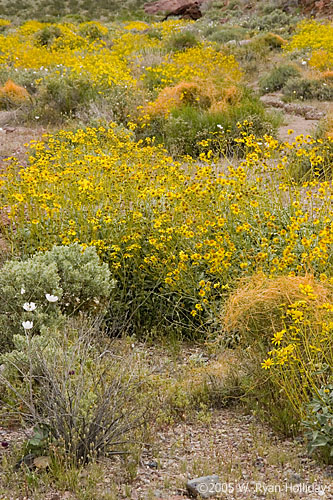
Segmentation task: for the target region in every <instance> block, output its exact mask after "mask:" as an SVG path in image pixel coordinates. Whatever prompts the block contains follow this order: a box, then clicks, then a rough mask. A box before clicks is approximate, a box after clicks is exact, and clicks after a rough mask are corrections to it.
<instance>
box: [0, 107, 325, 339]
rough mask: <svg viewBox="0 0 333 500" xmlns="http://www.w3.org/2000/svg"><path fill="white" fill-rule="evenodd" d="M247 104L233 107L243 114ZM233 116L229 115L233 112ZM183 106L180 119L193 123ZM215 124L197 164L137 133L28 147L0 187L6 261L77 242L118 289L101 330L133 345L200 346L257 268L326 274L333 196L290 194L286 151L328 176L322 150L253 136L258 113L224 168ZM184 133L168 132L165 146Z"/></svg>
mask: <svg viewBox="0 0 333 500" xmlns="http://www.w3.org/2000/svg"><path fill="white" fill-rule="evenodd" d="M250 106H251V101H250V103H248V104H247V105H244V108H243V112H244V113H246V116H247V117H248V116H249V115H250V113H249V109H251V107H250ZM230 108H231V113H236V112H237V108H238V106H230ZM187 109H188V111H186V112H188V113H189V115H190V117H191V116H192V113H193V112H194V113H195V117H197V116H198V115H197V113H199V112H200V113H202V114H203V112H202V110H200V109H195V108H191V107H190V106H189V107H187ZM252 109H255V105H254V108H252ZM260 109H262V107H260ZM207 114H208V115H209V113H207ZM224 116H225V115H224V114H223V113H220V115H218V114H217V113H216V114H215V116H213V118H214V120H215V122H214V127H215V132H217V134H218V136H217V137H215V135H213V136H212V137H211V136H208V139H204V140H202V141H200V142H201V145H198V153H199V155H198V158H199V159H194V158H193V157H187V158H186V159H185V160H184V159H183V158H182V161H178V160H177V159H176V158H174V157H172V156H171V155H170V154H169V153H168V152H166V150H165V147H164V146H158V145H156V143H155V144H154V141H153V138H152V137H151V138H150V137H147V133H146V132H145V131H144V132H143V133H144V134H145V135H143V136H142V140H140V141H136V140H135V139H134V133H133V132H131V131H129V130H126V129H124V128H120V127H118V126H116V125H115V124H112V126H111V127H109V128H103V127H98V128H91V127H89V128H87V129H78V130H76V131H61V132H59V133H58V134H53V135H51V136H50V137H49V138H48V139H47V140H44V141H41V142H38V143H37V144H33V145H31V151H30V155H29V158H30V159H29V163H28V164H27V165H26V164H23V165H22V164H21V163H20V162H19V161H17V160H11V161H8V162H7V168H6V171H4V172H3V174H2V176H1V186H0V205H1V206H2V207H5V209H6V213H7V214H8V223H7V225H6V226H5V227H4V230H5V231H6V233H5V234H6V236H7V239H8V241H9V243H10V245H11V247H12V248H13V251H16V252H18V253H19V252H21V253H24V254H25V255H31V254H33V253H34V251H36V250H38V249H40V247H41V246H43V248H45V249H51V248H52V247H53V246H54V244H57V245H59V244H64V245H69V244H70V243H72V242H75V241H77V242H78V243H80V244H84V245H87V246H94V247H95V248H96V250H97V252H98V254H99V256H100V258H101V259H103V261H104V262H105V263H108V265H109V266H110V269H111V272H112V275H113V276H114V278H115V279H116V280H117V287H116V288H115V289H114V293H113V294H112V300H111V301H110V314H109V315H108V322H109V324H111V326H110V328H111V329H112V328H113V327H114V328H115V329H116V331H117V333H120V332H122V333H123V332H124V331H126V333H129V332H130V333H137V334H138V335H140V334H143V335H145V334H147V333H148V334H149V333H150V332H152V331H154V332H158V333H162V332H163V333H165V332H166V331H169V332H170V331H172V332H173V334H174V335H176V333H177V335H178V334H179V335H188V336H192V337H194V336H196V337H203V336H204V335H206V334H207V330H208V329H211V328H212V327H214V320H215V318H216V317H217V315H218V314H219V310H220V309H221V307H222V302H223V301H222V298H224V297H225V296H226V294H227V293H228V292H227V290H228V288H226V287H230V286H232V284H233V283H235V280H236V279H237V278H239V277H241V276H244V275H246V276H251V275H253V274H255V273H256V272H258V271H259V270H262V271H263V272H265V273H267V274H269V275H272V276H276V275H277V274H289V273H290V274H291V273H292V274H296V275H297V274H304V273H305V272H306V271H307V270H308V269H312V270H313V272H314V273H315V275H316V276H317V277H318V278H319V276H320V275H321V274H324V273H326V274H327V275H329V273H330V272H331V269H332V265H333V260H332V254H331V252H330V251H329V249H330V245H331V239H332V235H331V233H330V230H329V228H330V217H331V215H330V214H331V211H332V208H331V204H332V185H331V183H330V182H325V183H323V182H320V181H319V180H318V179H315V178H314V179H312V180H311V183H308V184H304V185H302V186H298V185H297V184H296V183H295V182H293V181H292V180H291V179H290V175H289V171H288V168H289V158H290V156H289V154H291V153H290V152H291V151H293V154H294V155H295V157H296V158H298V159H299V160H302V159H303V158H307V159H308V158H310V161H313V163H316V164H317V165H319V166H320V167H321V168H326V167H327V168H328V165H329V164H330V158H329V157H328V156H326V157H324V156H323V158H320V159H319V158H318V157H321V156H322V152H324V150H325V148H326V147H327V146H328V145H329V140H326V141H324V140H323V141H321V143H318V142H317V141H316V140H314V139H313V138H310V139H309V140H308V139H305V138H301V137H299V138H298V140H297V141H295V142H294V143H292V144H289V143H287V144H285V143H280V142H279V141H277V140H275V139H274V138H273V137H272V136H269V135H267V134H264V135H263V137H260V138H258V137H255V136H254V135H253V134H252V133H251V130H252V129H253V128H254V127H256V126H258V127H259V126H260V127H265V129H264V132H266V131H267V127H266V125H265V124H264V121H263V120H262V119H261V117H260V115H259V113H257V117H256V119H257V121H258V122H259V123H258V125H257V123H256V122H255V121H253V124H251V122H250V121H249V120H247V121H246V120H244V121H243V122H237V121H236V120H235V122H232V123H235V129H237V131H238V132H237V134H238V135H237V136H235V138H234V139H233V140H234V144H236V145H237V147H239V154H240V155H242V156H243V158H242V160H241V161H240V162H238V161H235V162H234V161H233V159H232V158H231V157H226V155H225V150H223V151H222V154H221V150H217V151H216V154H215V152H214V151H213V150H212V147H211V141H210V139H213V140H216V142H214V143H213V145H214V147H215V145H216V147H219V144H220V142H221V144H222V146H223V145H224V142H223V141H224V139H223V137H224V135H225V134H226V135H227V137H228V129H226V130H225V133H224V131H223V130H222V129H220V127H222V126H223V125H222V124H221V123H217V119H218V120H219V121H220V119H221V120H222V119H224V118H223V117H224ZM227 116H228V115H227ZM231 116H232V117H233V116H234V115H231ZM263 116H265V115H263ZM185 117H186V114H185ZM199 119H201V118H200V116H199ZM225 119H226V118H225ZM226 120H227V119H226ZM187 123H188V124H189V128H190V126H191V122H190V120H188V122H187ZM203 123H204V122H203ZM226 124H228V122H227V121H226ZM130 125H131V124H129V126H130ZM134 125H135V124H133V128H134V129H135V126H134ZM217 125H220V127H218V126H217ZM209 126H210V127H212V124H211V123H209ZM211 129H212V128H211ZM143 130H144V129H143ZM159 130H161V128H159ZM135 131H136V130H135ZM181 132H182V131H181V129H180V128H179V127H178V128H176V127H175V128H174V134H175V137H176V133H177V135H178V137H182V135H181ZM199 132H200V133H202V130H201V129H200V130H199ZM235 132H236V130H235ZM188 133H189V134H190V133H191V131H190V130H189V132H188ZM152 135H154V133H153V132H152ZM201 137H202V136H201ZM190 138H191V136H190ZM191 140H192V138H191ZM155 142H156V139H155ZM222 149H223V148H222ZM318 162H319V163H318ZM45 200H46V201H45ZM212 325H213V326H212ZM124 326H125V327H126V328H124Z"/></svg>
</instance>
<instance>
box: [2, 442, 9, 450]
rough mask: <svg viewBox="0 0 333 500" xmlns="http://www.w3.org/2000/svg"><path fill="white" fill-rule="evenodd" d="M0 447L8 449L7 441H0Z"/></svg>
mask: <svg viewBox="0 0 333 500" xmlns="http://www.w3.org/2000/svg"><path fill="white" fill-rule="evenodd" d="M1 446H2V447H3V448H8V446H9V443H8V441H1Z"/></svg>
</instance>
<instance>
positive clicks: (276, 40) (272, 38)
mask: <svg viewBox="0 0 333 500" xmlns="http://www.w3.org/2000/svg"><path fill="white" fill-rule="evenodd" d="M266 39H267V41H268V43H269V42H270V45H273V46H274V47H282V46H283V45H286V43H287V40H285V39H284V38H282V36H280V35H277V34H276V33H267V35H266Z"/></svg>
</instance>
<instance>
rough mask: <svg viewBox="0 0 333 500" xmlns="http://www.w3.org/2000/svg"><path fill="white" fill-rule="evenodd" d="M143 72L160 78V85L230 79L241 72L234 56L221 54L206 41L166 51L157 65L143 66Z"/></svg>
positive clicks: (226, 80) (232, 80)
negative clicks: (205, 42)
mask: <svg viewBox="0 0 333 500" xmlns="http://www.w3.org/2000/svg"><path fill="white" fill-rule="evenodd" d="M146 72H147V73H148V74H151V75H152V76H154V78H156V79H157V80H158V81H159V82H160V83H159V85H160V87H166V86H169V85H172V84H175V83H177V82H180V81H186V82H190V81H192V80H196V79H200V80H203V81H205V80H210V81H216V82H220V81H221V80H224V83H225V82H229V83H230V82H235V81H239V80H240V79H241V76H242V74H241V71H240V69H239V65H238V63H237V62H236V60H235V58H234V56H232V55H228V56H227V55H224V54H223V53H222V52H219V51H217V50H215V49H214V48H213V47H211V46H210V45H207V44H201V45H198V46H196V47H191V48H189V49H187V50H184V51H181V52H176V53H175V54H173V55H172V54H168V55H167V56H166V57H165V60H164V61H163V62H162V63H161V64H160V65H157V66H154V67H147V68H146Z"/></svg>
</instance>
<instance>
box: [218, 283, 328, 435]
mask: <svg viewBox="0 0 333 500" xmlns="http://www.w3.org/2000/svg"><path fill="white" fill-rule="evenodd" d="M331 298H332V287H331V286H330V285H327V284H326V283H320V282H318V281H316V280H314V279H313V277H312V276H305V277H279V278H274V279H272V278H268V277H265V276H263V275H258V276H254V277H253V278H252V279H251V280H247V282H246V283H245V284H242V285H241V286H240V287H239V288H238V289H237V290H236V291H235V293H233V294H232V295H231V296H230V298H229V299H228V301H227V303H226V306H225V316H224V319H223V322H224V329H225V333H224V337H225V336H227V337H228V332H233V331H234V330H236V331H238V333H239V338H240V341H239V342H240V345H241V346H242V347H243V348H245V350H244V352H245V353H246V357H247V361H246V362H245V366H248V367H250V368H249V391H245V392H247V397H248V400H249V404H250V406H252V407H253V408H256V411H258V412H259V413H260V414H261V416H263V417H264V418H265V419H266V420H269V421H270V423H271V424H272V425H273V426H274V427H275V428H276V429H278V430H280V431H282V432H284V433H286V434H289V433H293V432H295V431H296V430H298V429H299V427H300V423H301V421H302V419H303V418H304V417H305V414H306V405H307V404H308V403H309V401H310V400H311V397H312V396H313V395H315V394H316V393H318V391H319V389H320V387H321V386H322V385H323V384H325V383H327V380H328V377H329V376H330V373H331V369H332V363H333V350H332V339H331V338H330V336H329V333H328V332H329V329H330V326H329V324H330V322H329V316H330V314H331V313H330V308H331V306H330V305H329V301H330V300H331ZM269 349H270V351H269V354H268V357H267V351H268V350H269ZM265 358H266V359H265ZM263 370H264V372H263ZM255 402H257V404H255Z"/></svg>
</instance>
